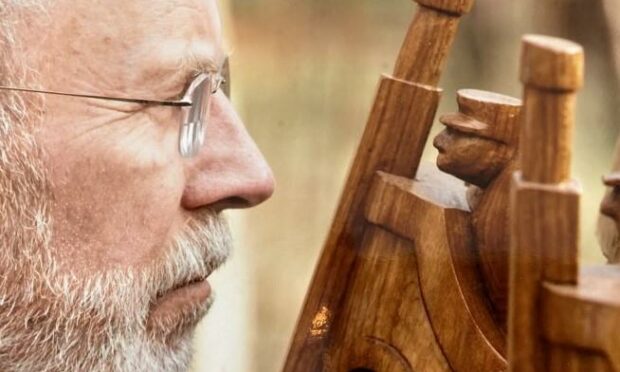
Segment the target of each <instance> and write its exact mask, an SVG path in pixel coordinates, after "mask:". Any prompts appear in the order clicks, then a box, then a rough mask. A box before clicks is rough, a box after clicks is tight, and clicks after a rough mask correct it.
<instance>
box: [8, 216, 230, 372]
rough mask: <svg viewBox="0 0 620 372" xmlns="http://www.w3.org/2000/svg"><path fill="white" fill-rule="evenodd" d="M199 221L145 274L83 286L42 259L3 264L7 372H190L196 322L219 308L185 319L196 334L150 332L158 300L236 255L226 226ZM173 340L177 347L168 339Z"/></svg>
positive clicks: (112, 276)
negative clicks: (150, 319)
mask: <svg viewBox="0 0 620 372" xmlns="http://www.w3.org/2000/svg"><path fill="white" fill-rule="evenodd" d="M199 217H200V218H198V219H194V220H192V221H191V222H190V223H189V225H188V227H187V229H186V231H185V232H184V234H182V236H180V237H179V238H178V239H177V240H176V241H175V242H174V244H172V247H170V249H168V254H167V256H166V258H165V260H164V261H162V262H158V263H155V264H154V265H153V266H152V267H149V268H148V269H143V270H140V271H135V270H124V271H120V270H116V271H110V272H104V273H99V274H97V275H95V276H93V277H90V278H87V279H84V278H77V277H75V276H74V275H72V274H67V273H64V274H59V273H58V272H57V269H56V268H55V265H54V264H53V263H52V262H45V261H46V260H44V259H42V257H43V256H42V255H39V256H30V257H27V258H26V257H22V259H21V260H7V262H2V260H0V268H2V273H3V274H4V275H3V276H2V277H1V281H0V370H2V371H128V372H129V371H132V372H133V371H184V370H187V368H188V366H189V363H190V360H191V354H192V350H191V341H192V334H193V328H194V326H195V322H197V320H198V319H200V318H201V317H202V316H204V315H205V314H206V312H207V311H208V309H209V307H210V304H211V302H212V300H209V301H208V302H207V303H206V304H204V305H203V306H202V307H201V308H199V309H196V310H195V311H194V312H193V313H192V314H184V315H185V316H186V318H187V319H189V320H190V326H189V327H186V325H182V324H179V325H173V326H172V327H171V326H170V324H166V325H165V326H164V325H160V326H158V325H156V326H155V328H156V330H155V331H156V332H153V330H152V329H148V328H147V327H146V324H147V318H148V314H149V309H150V305H151V302H152V300H154V299H155V298H156V296H157V294H158V293H161V292H163V291H165V290H167V289H170V288H172V287H174V286H175V285H176V284H178V283H180V282H184V281H187V280H189V279H191V278H192V277H195V276H196V275H197V274H198V275H200V276H206V275H207V274H209V273H210V272H212V271H213V270H214V269H215V268H216V267H218V266H219V265H220V264H222V263H223V262H224V261H225V260H226V258H227V256H228V255H229V250H230V246H231V243H230V234H229V231H228V228H227V224H226V223H225V220H223V218H221V217H219V216H217V215H215V214H214V213H212V212H210V211H204V212H202V213H200V215H199ZM206 247H208V248H206ZM8 261H11V262H10V263H9V262H8ZM15 263H18V264H17V265H16V264H15ZM7 264H9V265H7ZM11 264H12V265H11ZM175 326H178V327H175ZM171 333H174V334H175V335H176V337H174V341H173V342H170V339H169V338H168V337H166V336H168V335H169V334H171Z"/></svg>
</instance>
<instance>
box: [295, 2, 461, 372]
mask: <svg viewBox="0 0 620 372" xmlns="http://www.w3.org/2000/svg"><path fill="white" fill-rule="evenodd" d="M444 3H445V4H444V6H449V5H450V4H455V6H456V5H458V4H464V3H463V2H462V1H461V0H450V1H448V0H446V1H445V2H444ZM463 9H464V8H463ZM457 22H458V15H457V14H451V13H449V12H443V11H438V10H435V9H430V8H426V7H420V9H419V11H418V13H417V14H416V16H415V17H414V20H413V22H412V26H411V27H410V30H409V33H408V35H407V39H406V41H405V43H404V46H403V50H402V52H401V54H400V55H399V58H398V61H397V63H396V68H395V72H394V77H388V76H384V77H382V79H381V82H380V85H379V92H378V94H377V97H376V99H375V104H374V107H373V109H372V111H371V114H370V118H369V120H368V124H367V126H366V129H365V131H364V135H363V137H362V141H361V144H360V146H359V148H358V151H357V154H356V156H355V160H354V162H353V166H352V168H351V171H350V173H349V177H348V179H347V182H346V185H345V191H344V193H343V195H342V197H341V200H340V203H339V206H338V210H337V212H336V215H335V218H334V222H333V224H332V227H331V230H330V232H329V235H328V238H327V242H326V244H325V246H324V249H323V252H322V255H321V258H320V260H319V263H318V266H317V268H316V271H315V274H314V277H313V279H312V283H311V285H310V289H309V291H308V294H307V296H306V302H305V304H304V307H303V309H302V312H301V315H300V319H299V322H298V325H297V329H296V331H295V335H294V337H293V341H292V344H291V348H290V350H289V354H288V358H287V360H286V363H285V366H284V371H287V372H292V371H313V372H314V371H323V370H331V369H330V368H329V365H328V364H326V355H329V354H330V352H332V351H333V350H330V347H331V346H332V345H333V344H334V342H333V341H334V337H335V336H334V335H336V334H338V330H337V329H334V328H337V326H339V325H340V326H341V327H342V324H344V323H342V322H340V319H342V318H343V317H344V316H346V314H347V311H346V309H344V308H343V305H344V304H345V303H346V301H347V298H348V293H349V291H350V290H351V288H352V287H353V286H354V285H356V284H355V283H354V282H353V281H352V275H353V274H354V270H355V268H356V266H358V265H359V263H358V261H359V259H360V257H359V254H360V252H362V251H364V249H365V245H366V244H369V243H368V242H372V241H374V235H373V234H374V231H375V229H374V228H369V226H368V223H367V222H366V221H365V219H364V216H363V209H364V205H365V199H366V197H367V193H368V191H369V187H370V183H371V181H372V178H373V176H374V174H375V172H376V171H377V170H384V171H387V172H390V173H394V174H397V175H401V176H406V177H410V178H413V177H414V176H415V174H416V171H417V168H418V165H419V162H420V158H421V155H422V151H423V148H424V145H425V143H426V140H427V138H428V133H429V131H430V127H431V126H432V123H433V120H434V117H435V112H436V109H437V105H438V103H439V96H440V91H439V90H438V89H436V88H434V87H432V86H429V84H432V83H435V82H436V81H438V79H439V75H440V71H441V66H443V65H444V62H445V59H446V57H447V53H448V50H449V47H450V45H451V44H452V41H453V40H454V36H455V32H456V25H457ZM369 234H370V235H369ZM438 363H439V362H438ZM355 368H357V367H355Z"/></svg>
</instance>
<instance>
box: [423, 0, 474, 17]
mask: <svg viewBox="0 0 620 372" xmlns="http://www.w3.org/2000/svg"><path fill="white" fill-rule="evenodd" d="M415 1H416V2H417V3H418V4H420V5H422V6H425V7H427V8H433V9H435V10H439V11H441V12H445V13H452V14H456V15H463V14H466V13H469V11H470V10H471V8H472V6H473V5H474V0H415Z"/></svg>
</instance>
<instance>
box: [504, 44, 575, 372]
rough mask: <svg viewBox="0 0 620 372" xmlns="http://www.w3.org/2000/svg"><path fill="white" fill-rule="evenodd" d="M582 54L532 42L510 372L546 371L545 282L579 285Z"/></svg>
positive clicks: (524, 75) (514, 236) (516, 194)
mask: <svg viewBox="0 0 620 372" xmlns="http://www.w3.org/2000/svg"><path fill="white" fill-rule="evenodd" d="M583 58H584V57H583V50H582V49H581V47H580V46H579V45H577V44H575V43H572V42H570V41H566V40H561V39H556V38H551V37H544V36H533V35H530V36H526V37H525V38H524V39H523V53H522V60H521V80H522V82H523V84H524V100H523V110H524V115H523V120H524V123H523V132H522V134H521V146H520V151H521V157H520V166H521V172H520V173H519V172H517V173H516V174H515V176H514V183H513V189H512V195H511V204H510V205H511V207H510V212H511V225H512V231H511V236H510V240H511V247H510V249H511V257H510V300H509V304H510V305H509V306H510V309H509V321H508V360H509V366H510V367H509V368H510V369H509V370H510V371H514V372H526V371H527V372H535V371H542V370H545V363H546V355H547V351H546V349H545V347H546V346H545V343H544V342H543V340H542V338H541V336H540V329H541V323H540V311H541V308H540V303H541V287H542V285H543V283H545V282H546V283H555V284H559V283H561V284H575V283H576V282H577V275H578V265H577V256H578V251H577V250H578V246H577V244H578V241H579V236H578V231H579V194H580V190H579V186H578V185H577V184H576V183H575V182H572V181H571V180H570V160H571V141H572V130H573V120H574V119H573V116H574V106H575V92H576V90H577V89H578V88H579V87H580V86H581V85H582V80H583Z"/></svg>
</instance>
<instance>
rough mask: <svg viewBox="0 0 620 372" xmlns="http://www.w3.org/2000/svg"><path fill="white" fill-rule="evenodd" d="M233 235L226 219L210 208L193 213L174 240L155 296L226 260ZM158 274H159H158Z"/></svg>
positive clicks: (203, 276)
mask: <svg viewBox="0 0 620 372" xmlns="http://www.w3.org/2000/svg"><path fill="white" fill-rule="evenodd" d="M231 251H232V237H231V233H230V228H229V226H228V222H227V220H226V218H225V217H224V216H223V215H222V214H221V213H218V212H215V211H213V210H211V209H203V210H200V211H198V212H195V213H194V214H193V215H192V216H190V217H189V218H188V220H187V221H186V223H185V226H184V227H183V228H182V230H181V232H180V233H179V234H178V235H177V236H176V237H175V238H174V239H173V242H172V243H171V244H170V246H169V249H167V254H166V255H165V258H164V262H163V264H162V265H161V266H160V270H159V273H156V274H155V276H156V277H159V278H157V279H159V280H153V283H158V286H157V288H154V292H155V294H156V296H160V295H162V294H163V293H165V292H167V291H169V290H171V289H174V288H176V287H180V286H182V285H184V284H188V283H191V282H195V281H199V280H204V279H206V278H207V277H208V276H209V275H211V273H212V272H213V271H215V270H216V269H218V268H219V267H220V266H221V265H223V264H224V262H226V260H227V259H228V257H229V256H230V253H231ZM158 274H159V275H158ZM152 279H154V278H151V280H152Z"/></svg>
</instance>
